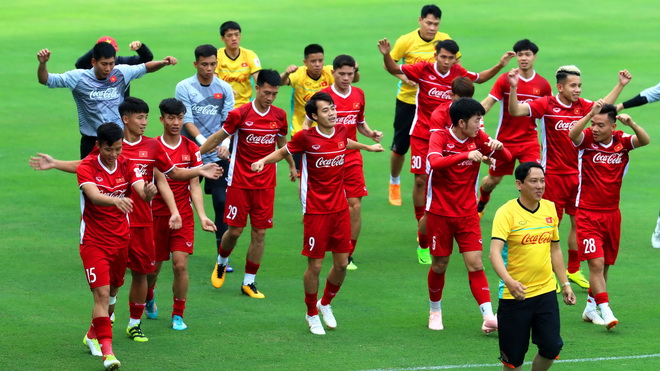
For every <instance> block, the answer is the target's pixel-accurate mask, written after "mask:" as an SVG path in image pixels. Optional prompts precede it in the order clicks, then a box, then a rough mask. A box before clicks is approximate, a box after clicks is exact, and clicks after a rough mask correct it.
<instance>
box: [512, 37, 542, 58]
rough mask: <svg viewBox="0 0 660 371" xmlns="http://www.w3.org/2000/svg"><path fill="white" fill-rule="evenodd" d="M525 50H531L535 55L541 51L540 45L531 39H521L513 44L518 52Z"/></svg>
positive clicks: (514, 49)
mask: <svg viewBox="0 0 660 371" xmlns="http://www.w3.org/2000/svg"><path fill="white" fill-rule="evenodd" d="M523 50H529V51H530V52H532V53H533V54H534V55H536V53H538V52H539V47H538V46H536V44H534V43H533V42H531V41H529V39H522V40H519V41H518V42H517V43H515V44H513V51H514V52H516V53H519V52H521V51H523Z"/></svg>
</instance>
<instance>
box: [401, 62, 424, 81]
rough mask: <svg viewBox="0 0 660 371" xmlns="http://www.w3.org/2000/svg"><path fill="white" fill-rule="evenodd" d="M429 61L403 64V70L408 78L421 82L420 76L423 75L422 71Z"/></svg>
mask: <svg viewBox="0 0 660 371" xmlns="http://www.w3.org/2000/svg"><path fill="white" fill-rule="evenodd" d="M426 64H427V62H418V63H415V64H404V65H401V67H400V68H401V72H403V74H404V75H406V77H407V78H408V80H411V81H414V82H419V78H420V77H421V76H422V71H423V69H424V66H425V65H426Z"/></svg>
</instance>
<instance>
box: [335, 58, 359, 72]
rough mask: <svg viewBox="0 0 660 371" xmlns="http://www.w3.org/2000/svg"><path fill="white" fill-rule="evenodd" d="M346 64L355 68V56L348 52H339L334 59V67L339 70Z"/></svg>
mask: <svg viewBox="0 0 660 371" xmlns="http://www.w3.org/2000/svg"><path fill="white" fill-rule="evenodd" d="M344 66H349V67H354V68H355V58H353V57H351V56H350V55H347V54H339V55H338V56H336V57H335V59H334V60H333V61H332V69H333V70H338V69H340V68H342V67H344Z"/></svg>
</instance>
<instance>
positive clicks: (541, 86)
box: [477, 39, 583, 284]
mask: <svg viewBox="0 0 660 371" xmlns="http://www.w3.org/2000/svg"><path fill="white" fill-rule="evenodd" d="M513 51H514V52H515V53H516V59H517V61H518V71H519V73H520V79H519V81H518V88H517V95H518V102H528V101H530V100H534V99H538V98H541V97H544V96H550V95H552V88H551V87H550V83H548V80H546V79H545V78H543V77H542V76H541V75H539V74H537V73H536V71H535V70H534V62H535V61H536V54H537V53H538V51H539V48H538V46H536V44H534V43H533V42H531V41H529V40H528V39H523V40H520V41H518V42H516V43H515V44H514V45H513ZM507 76H508V73H503V74H501V75H500V77H498V78H497V80H496V81H495V84H494V85H493V88H492V89H491V90H490V94H489V95H488V96H487V97H486V98H484V100H483V101H481V105H482V106H484V109H485V110H486V113H488V111H490V109H491V108H492V107H493V105H494V104H495V103H497V102H499V101H501V102H502V105H501V106H500V116H499V117H500V119H499V123H498V126H497V132H496V133H495V139H497V140H499V141H500V142H502V144H504V146H505V147H506V148H508V149H509V150H510V151H511V154H512V156H513V158H512V160H511V162H500V163H495V164H493V166H491V167H490V168H489V169H488V175H486V176H485V177H484V178H483V179H482V181H481V187H480V188H479V192H480V197H479V202H478V204H477V211H479V215H483V212H484V208H485V207H486V204H487V203H488V201H489V200H490V194H491V192H493V190H494V189H495V187H497V185H498V184H500V182H501V181H502V178H503V177H504V176H505V175H511V174H513V167H514V166H515V164H516V160H518V161H519V162H520V163H523V162H529V161H536V162H538V163H541V146H540V144H539V139H538V133H537V132H536V119H534V118H532V117H512V116H511V115H510V114H509V110H508V107H509V94H510V93H509V88H510V87H509V80H508V77H507ZM582 282H583V281H578V284H581V283H582Z"/></svg>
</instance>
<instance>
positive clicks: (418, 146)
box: [410, 136, 429, 174]
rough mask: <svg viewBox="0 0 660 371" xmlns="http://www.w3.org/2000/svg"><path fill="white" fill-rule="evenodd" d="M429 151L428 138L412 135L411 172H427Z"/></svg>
mask: <svg viewBox="0 0 660 371" xmlns="http://www.w3.org/2000/svg"><path fill="white" fill-rule="evenodd" d="M428 153H429V141H428V139H422V138H418V137H413V136H411V137H410V172H411V173H413V174H426V156H427V155H428Z"/></svg>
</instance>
